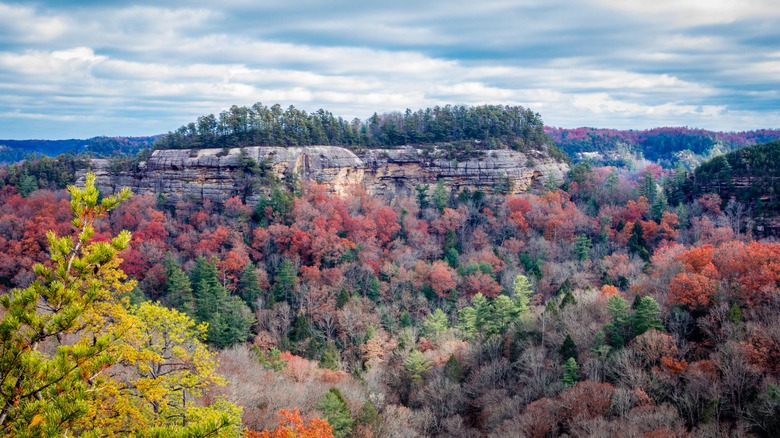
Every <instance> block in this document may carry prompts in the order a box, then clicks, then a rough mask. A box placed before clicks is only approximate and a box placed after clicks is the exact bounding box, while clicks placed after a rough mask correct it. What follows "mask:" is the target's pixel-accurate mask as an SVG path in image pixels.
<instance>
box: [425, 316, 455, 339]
mask: <svg viewBox="0 0 780 438" xmlns="http://www.w3.org/2000/svg"><path fill="white" fill-rule="evenodd" d="M448 329H449V319H448V318H447V315H446V314H445V313H444V312H443V311H442V310H441V309H439V308H436V310H434V311H433V312H431V313H429V314H428V316H427V317H425V321H424V322H423V335H424V336H426V337H428V338H430V339H433V340H435V339H437V338H438V337H439V335H441V334H442V333H444V332H445V331H447V330H448Z"/></svg>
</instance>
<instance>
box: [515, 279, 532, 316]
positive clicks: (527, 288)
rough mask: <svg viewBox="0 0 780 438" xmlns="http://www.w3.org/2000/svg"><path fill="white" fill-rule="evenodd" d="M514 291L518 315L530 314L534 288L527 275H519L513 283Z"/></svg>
mask: <svg viewBox="0 0 780 438" xmlns="http://www.w3.org/2000/svg"><path fill="white" fill-rule="evenodd" d="M512 289H513V290H514V292H515V306H516V308H517V311H518V313H520V314H521V315H522V314H524V313H528V311H529V307H528V304H529V303H530V302H531V294H532V293H533V288H532V287H531V282H530V281H528V277H526V276H525V275H518V276H517V277H515V281H513V282H512Z"/></svg>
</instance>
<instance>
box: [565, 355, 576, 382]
mask: <svg viewBox="0 0 780 438" xmlns="http://www.w3.org/2000/svg"><path fill="white" fill-rule="evenodd" d="M578 380H580V372H579V365H577V361H576V360H575V359H574V358H573V357H570V358H568V359H567V360H566V363H565V364H564V370H563V383H564V384H566V386H574V384H575V383H577V381H578Z"/></svg>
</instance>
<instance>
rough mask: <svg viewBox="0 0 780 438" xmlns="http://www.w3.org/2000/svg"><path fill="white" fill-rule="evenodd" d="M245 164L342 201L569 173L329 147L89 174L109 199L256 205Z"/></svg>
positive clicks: (229, 152)
mask: <svg viewBox="0 0 780 438" xmlns="http://www.w3.org/2000/svg"><path fill="white" fill-rule="evenodd" d="M242 151H243V152H242ZM242 153H243V156H242ZM464 155H465V154H464ZM247 158H251V159H252V160H254V161H255V162H258V163H264V164H266V165H268V166H269V167H270V172H272V173H273V174H275V175H276V176H277V177H279V178H281V179H289V178H290V177H291V176H296V177H297V178H298V179H299V180H300V181H313V182H316V183H319V184H322V185H324V186H325V187H327V189H328V190H329V191H330V192H332V193H337V194H342V195H343V194H345V193H348V191H349V190H350V188H351V187H354V186H355V185H361V186H363V187H364V188H365V189H366V190H367V191H368V192H369V193H371V194H374V195H385V196H395V195H398V194H407V195H409V194H414V193H415V190H414V188H415V186H416V185H418V184H422V185H425V184H428V185H430V186H431V189H432V188H433V186H434V185H436V184H437V183H438V182H439V181H441V182H442V183H443V184H444V186H445V187H447V188H448V189H450V190H452V191H455V192H459V191H461V190H464V189H469V190H482V191H484V192H486V193H495V192H501V193H521V192H525V191H528V190H529V189H530V188H531V187H532V186H534V185H538V184H542V183H544V182H546V181H547V180H548V179H549V178H554V179H556V180H558V181H562V179H563V177H564V175H565V173H566V172H567V171H568V169H569V168H568V166H567V165H566V164H565V163H562V162H558V161H555V160H553V159H552V158H550V157H549V156H548V155H546V154H544V153H542V152H538V151H532V152H527V153H521V152H517V151H511V150H483V151H475V152H471V153H469V154H468V157H466V158H463V157H461V158H460V159H455V158H450V157H447V156H445V154H444V153H442V152H439V151H436V150H430V149H426V150H423V149H416V148H413V147H406V148H399V149H370V150H366V151H364V152H362V153H360V154H356V153H354V152H352V151H350V150H348V149H344V148H341V147H335V146H306V147H271V146H253V147H244V148H236V149H192V150H190V149H176V150H157V151H154V152H153V153H152V155H151V157H149V159H147V160H146V161H145V162H141V163H140V164H139V165H138V166H137V168H135V169H132V170H116V169H114V168H112V166H111V163H110V162H109V161H107V160H93V161H92V165H91V170H92V171H93V172H95V173H96V174H97V177H98V178H97V184H98V187H100V188H101V190H103V191H104V192H107V193H113V192H115V191H116V190H118V189H120V188H122V187H125V186H127V187H130V188H131V189H132V190H133V192H135V193H139V194H157V195H162V196H165V197H166V198H167V199H170V200H179V199H190V200H196V201H198V200H204V199H210V200H212V201H214V202H216V203H220V204H221V203H224V202H225V201H226V200H227V199H228V198H230V197H232V196H242V197H243V198H245V200H246V201H247V202H248V203H249V204H254V203H255V202H257V201H258V200H259V199H260V198H261V197H262V196H264V195H265V192H267V190H268V188H267V187H256V188H255V189H254V190H252V191H251V192H250V193H247V190H246V188H245V184H243V183H242V181H244V182H245V181H246V178H247V174H246V173H245V172H244V170H243V168H242V166H243V165H244V164H245V163H246V162H247ZM255 186H256V185H255Z"/></svg>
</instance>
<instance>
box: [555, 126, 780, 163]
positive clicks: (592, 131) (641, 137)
mask: <svg viewBox="0 0 780 438" xmlns="http://www.w3.org/2000/svg"><path fill="white" fill-rule="evenodd" d="M546 131H547V134H548V135H549V136H550V137H552V139H553V141H554V142H555V144H556V145H557V146H558V147H559V148H561V149H563V150H564V151H565V152H566V153H568V154H569V155H571V156H576V154H577V153H580V152H598V153H601V154H604V155H610V154H614V152H615V151H616V150H618V149H620V148H621V147H623V148H625V147H628V148H629V149H630V150H631V151H632V152H633V153H641V154H642V156H644V157H645V158H647V159H648V160H651V161H656V162H659V163H662V164H663V163H667V164H670V165H671V164H673V163H674V162H675V161H677V158H678V157H675V154H676V153H678V152H682V151H686V150H687V151H690V152H692V153H693V154H696V155H702V156H713V155H717V154H719V153H724V152H729V151H732V150H735V149H739V148H742V147H745V146H750V145H754V144H758V143H766V142H769V141H772V140H776V139H780V130H777V129H762V130H757V131H745V132H713V131H706V130H703V129H692V128H687V127H680V128H669V127H665V128H655V129H650V130H644V131H637V130H626V131H620V130H616V129H596V128H576V129H563V128H547V130H546Z"/></svg>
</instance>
